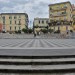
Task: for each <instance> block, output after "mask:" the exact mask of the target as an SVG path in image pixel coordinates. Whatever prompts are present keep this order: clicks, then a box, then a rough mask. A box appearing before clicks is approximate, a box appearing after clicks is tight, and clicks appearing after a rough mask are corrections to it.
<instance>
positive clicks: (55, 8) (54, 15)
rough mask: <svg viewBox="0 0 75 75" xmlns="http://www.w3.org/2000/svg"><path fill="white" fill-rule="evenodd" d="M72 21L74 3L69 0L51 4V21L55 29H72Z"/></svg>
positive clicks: (63, 30) (51, 25) (62, 30)
mask: <svg viewBox="0 0 75 75" xmlns="http://www.w3.org/2000/svg"><path fill="white" fill-rule="evenodd" d="M72 22H73V18H72V5H71V3H70V2H69V1H67V2H62V3H56V4H50V5H49V23H50V27H51V28H52V29H54V31H56V30H60V31H61V32H65V31H68V30H72V29H73V28H72Z"/></svg>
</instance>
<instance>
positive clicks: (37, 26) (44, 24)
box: [33, 18, 49, 32]
mask: <svg viewBox="0 0 75 75" xmlns="http://www.w3.org/2000/svg"><path fill="white" fill-rule="evenodd" d="M48 21H49V19H48V18H34V22H33V26H34V27H33V28H34V31H35V32H39V31H41V29H44V28H46V29H47V28H48Z"/></svg>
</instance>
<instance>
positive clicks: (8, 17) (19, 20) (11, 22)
mask: <svg viewBox="0 0 75 75" xmlns="http://www.w3.org/2000/svg"><path fill="white" fill-rule="evenodd" d="M0 25H1V27H2V29H1V30H2V31H5V32H10V31H11V32H14V31H18V30H22V29H23V28H28V15H27V14H26V13H1V14H0Z"/></svg>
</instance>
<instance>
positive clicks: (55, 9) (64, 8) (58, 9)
mask: <svg viewBox="0 0 75 75" xmlns="http://www.w3.org/2000/svg"><path fill="white" fill-rule="evenodd" d="M66 9H67V7H65V6H64V7H61V8H50V11H61V10H66Z"/></svg>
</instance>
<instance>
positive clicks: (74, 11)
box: [72, 7, 75, 31]
mask: <svg viewBox="0 0 75 75" xmlns="http://www.w3.org/2000/svg"><path fill="white" fill-rule="evenodd" d="M72 15H73V30H74V31H75V7H74V8H73V11H72Z"/></svg>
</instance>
